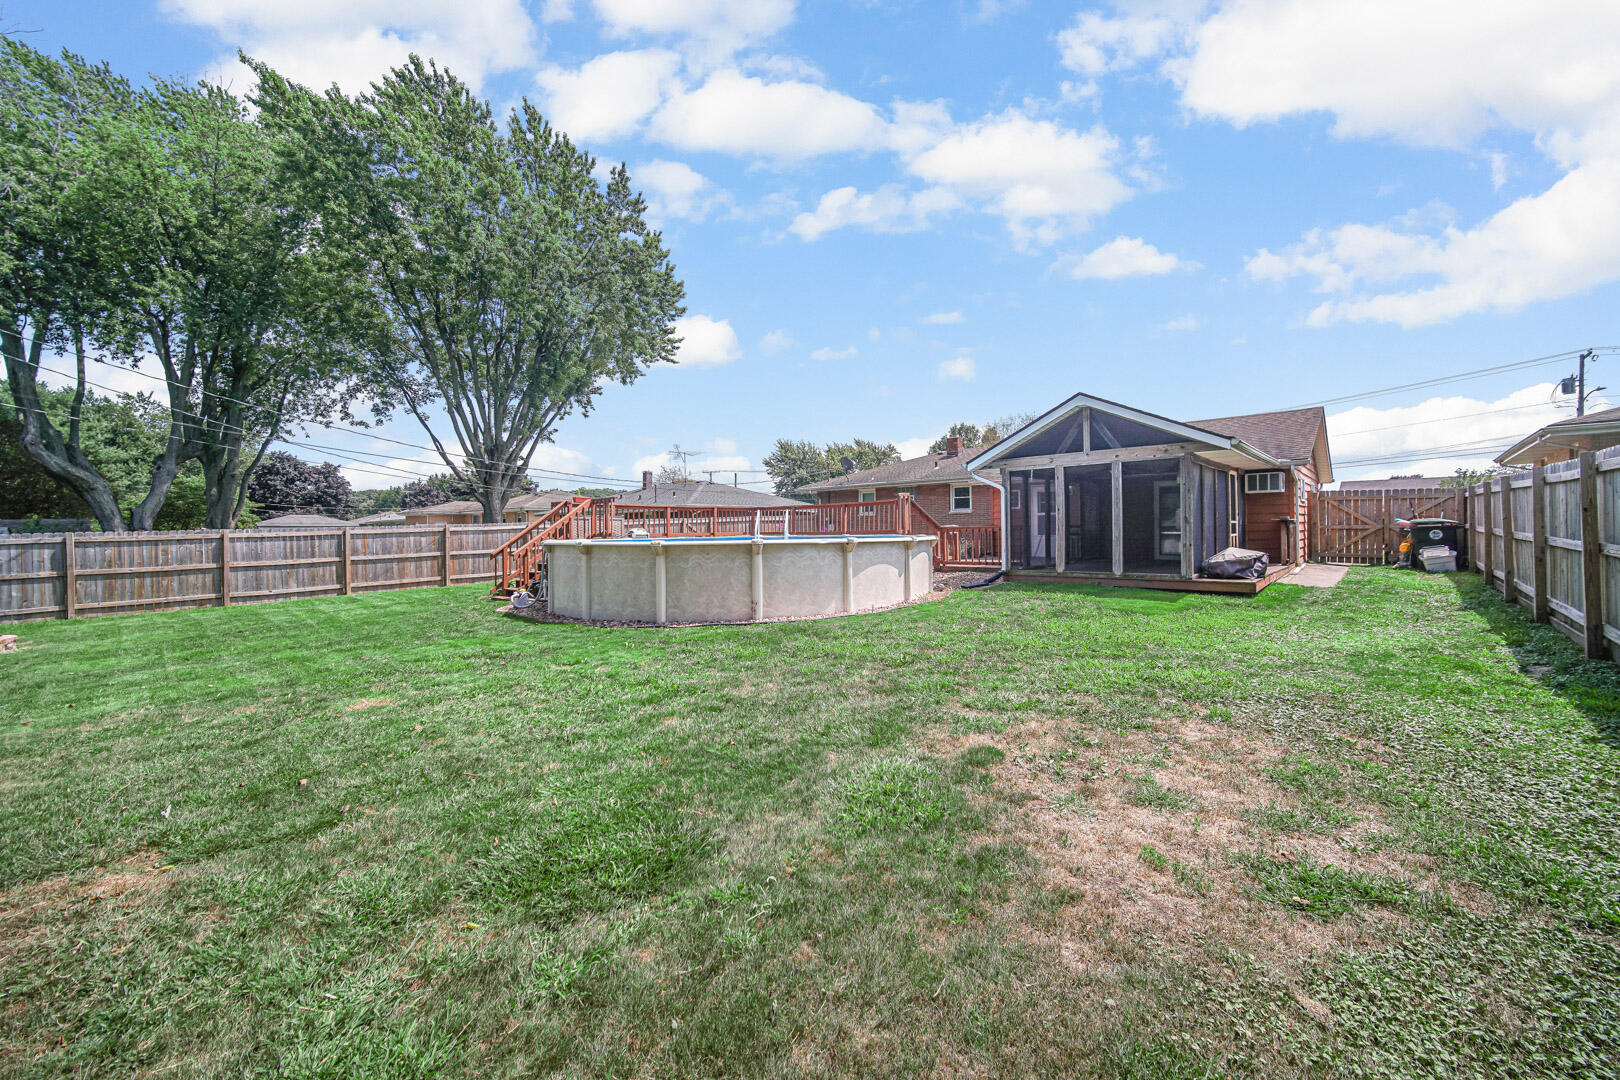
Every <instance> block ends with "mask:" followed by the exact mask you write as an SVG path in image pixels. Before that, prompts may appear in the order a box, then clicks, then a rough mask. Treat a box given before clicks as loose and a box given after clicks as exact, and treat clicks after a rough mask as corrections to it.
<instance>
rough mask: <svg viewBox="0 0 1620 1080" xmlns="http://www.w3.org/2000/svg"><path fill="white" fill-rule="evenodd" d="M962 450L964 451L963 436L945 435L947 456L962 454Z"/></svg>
mask: <svg viewBox="0 0 1620 1080" xmlns="http://www.w3.org/2000/svg"><path fill="white" fill-rule="evenodd" d="M961 452H962V436H960V435H947V436H945V456H946V457H955V456H956V455H957V454H960V453H961Z"/></svg>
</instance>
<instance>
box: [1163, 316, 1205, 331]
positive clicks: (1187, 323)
mask: <svg viewBox="0 0 1620 1080" xmlns="http://www.w3.org/2000/svg"><path fill="white" fill-rule="evenodd" d="M1202 325H1203V323H1201V322H1200V321H1199V319H1198V316H1196V315H1194V314H1192V313H1190V312H1189V313H1188V314H1186V315H1177V316H1176V317H1175V318H1173V319H1171V320H1170V321H1169V322H1163V323H1160V324H1159V325H1158V328H1157V329H1158V330H1159V332H1160V333H1163V334H1180V333H1184V332H1186V331H1188V330H1196V329H1198V328H1199V327H1200V326H1202Z"/></svg>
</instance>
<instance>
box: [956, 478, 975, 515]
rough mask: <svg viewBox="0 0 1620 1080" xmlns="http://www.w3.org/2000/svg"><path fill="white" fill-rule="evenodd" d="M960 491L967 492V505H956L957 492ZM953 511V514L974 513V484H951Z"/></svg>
mask: <svg viewBox="0 0 1620 1080" xmlns="http://www.w3.org/2000/svg"><path fill="white" fill-rule="evenodd" d="M958 491H965V492H967V505H966V506H962V507H958V506H957V505H956V493H957V492H958ZM951 513H953V514H971V513H973V485H972V484H952V485H951Z"/></svg>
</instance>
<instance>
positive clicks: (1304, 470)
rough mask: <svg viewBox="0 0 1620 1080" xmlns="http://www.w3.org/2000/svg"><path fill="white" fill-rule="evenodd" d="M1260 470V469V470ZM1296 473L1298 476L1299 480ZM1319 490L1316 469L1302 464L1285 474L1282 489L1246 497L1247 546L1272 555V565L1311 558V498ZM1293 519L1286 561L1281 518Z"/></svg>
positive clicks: (1286, 471)
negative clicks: (1292, 542)
mask: <svg viewBox="0 0 1620 1080" xmlns="http://www.w3.org/2000/svg"><path fill="white" fill-rule="evenodd" d="M1257 471H1258V470H1257ZM1296 474H1297V477H1296ZM1315 491H1316V469H1315V468H1314V467H1313V466H1312V465H1310V464H1305V465H1299V466H1296V467H1295V468H1293V469H1287V470H1285V471H1284V472H1283V489H1282V490H1281V491H1268V492H1263V493H1259V494H1254V495H1245V496H1244V497H1243V510H1244V513H1245V515H1246V518H1245V534H1244V542H1245V544H1246V545H1247V546H1248V547H1250V548H1252V549H1254V550H1255V551H1263V552H1265V553H1266V554H1267V555H1269V556H1271V561H1272V563H1273V564H1274V565H1275V564H1281V563H1283V562H1284V561H1287V562H1305V561H1306V560H1308V559H1309V558H1310V555H1311V495H1312V493H1314V492H1315ZM1289 517H1291V518H1293V519H1294V520H1295V521H1296V522H1297V524H1296V526H1295V527H1294V544H1293V550H1292V551H1291V552H1290V553H1289V558H1288V559H1286V560H1285V559H1284V558H1283V532H1282V525H1281V523H1279V522H1278V520H1277V519H1278V518H1289Z"/></svg>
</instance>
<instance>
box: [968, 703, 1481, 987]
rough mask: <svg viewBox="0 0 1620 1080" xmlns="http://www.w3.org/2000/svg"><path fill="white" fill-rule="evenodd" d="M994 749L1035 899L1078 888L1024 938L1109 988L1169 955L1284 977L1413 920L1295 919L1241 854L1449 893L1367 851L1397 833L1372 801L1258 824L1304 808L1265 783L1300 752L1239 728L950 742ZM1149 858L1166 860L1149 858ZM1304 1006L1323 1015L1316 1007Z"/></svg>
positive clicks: (1186, 722)
mask: <svg viewBox="0 0 1620 1080" xmlns="http://www.w3.org/2000/svg"><path fill="white" fill-rule="evenodd" d="M1077 736H1081V737H1083V739H1082V738H1077ZM982 744H989V745H992V746H995V747H996V748H998V749H1000V750H1001V751H1002V752H1003V753H1004V754H1006V759H1005V760H1004V761H1002V762H1000V763H999V764H995V765H991V766H988V769H987V771H988V773H989V775H990V778H991V786H990V789H989V792H988V794H987V795H985V796H984V799H985V800H986V802H987V803H1000V804H1001V809H1000V810H999V811H998V812H997V813H996V814H995V815H994V816H993V820H994V821H995V822H996V824H995V825H994V826H993V827H992V828H993V829H994V830H995V831H996V832H998V833H1001V834H1003V835H1008V834H1010V835H1011V836H1012V838H1014V839H1017V840H1019V841H1020V842H1022V843H1023V844H1025V845H1026V847H1027V848H1028V850H1029V851H1030V853H1031V855H1032V856H1033V858H1034V865H1035V871H1034V874H1035V882H1034V883H1035V885H1036V887H1037V888H1038V889H1042V890H1049V891H1061V892H1062V893H1065V894H1067V898H1066V901H1065V902H1064V903H1063V904H1062V906H1061V907H1060V908H1058V909H1057V910H1056V911H1049V910H1048V911H1045V912H1044V913H1038V914H1036V915H1035V916H1034V917H1030V912H1029V911H1028V910H1026V911H1024V912H1022V917H1021V920H1020V921H1021V923H1022V925H1021V926H1019V927H1017V928H1016V930H1017V932H1018V933H1020V934H1021V935H1022V936H1024V937H1025V938H1026V940H1029V941H1030V942H1031V943H1032V944H1036V945H1038V946H1040V947H1042V948H1043V951H1048V952H1049V954H1050V955H1052V956H1054V957H1056V958H1058V959H1059V960H1060V961H1061V962H1062V964H1063V965H1064V966H1066V967H1068V968H1069V969H1071V970H1073V971H1076V972H1079V973H1085V974H1090V975H1094V976H1100V977H1103V978H1105V979H1106V978H1110V977H1112V976H1114V975H1115V974H1117V973H1118V972H1120V971H1121V970H1123V969H1124V967H1125V966H1126V965H1129V964H1132V963H1135V962H1139V961H1140V960H1142V959H1143V958H1144V956H1145V955H1146V954H1147V953H1149V952H1153V953H1162V952H1163V951H1164V950H1168V951H1169V953H1170V954H1171V955H1172V956H1174V957H1175V958H1176V959H1177V960H1179V961H1182V962H1186V963H1189V964H1192V965H1194V966H1196V967H1199V968H1202V969H1204V970H1205V971H1206V972H1207V973H1208V974H1210V975H1213V976H1215V977H1220V976H1221V974H1222V970H1223V968H1224V964H1225V961H1224V959H1223V957H1224V955H1225V953H1226V952H1227V950H1236V951H1238V952H1240V953H1245V954H1248V955H1250V956H1252V957H1254V958H1255V959H1256V960H1258V961H1260V962H1262V963H1264V964H1266V965H1267V966H1268V967H1271V968H1273V969H1274V970H1277V971H1278V972H1279V973H1280V974H1283V975H1284V976H1285V978H1286V977H1287V975H1288V973H1289V972H1291V971H1294V970H1297V969H1298V968H1299V967H1300V966H1301V964H1302V963H1304V962H1306V961H1309V960H1313V959H1320V958H1322V957H1323V956H1325V955H1327V954H1329V953H1331V952H1332V951H1334V950H1336V949H1343V948H1356V949H1366V948H1371V947H1376V946H1377V945H1378V944H1380V943H1382V942H1386V941H1388V940H1390V939H1391V938H1392V937H1394V936H1395V935H1397V934H1399V933H1400V932H1401V930H1402V927H1403V925H1404V923H1405V922H1406V919H1407V917H1406V916H1403V915H1401V914H1399V913H1396V912H1393V911H1389V910H1386V909H1382V908H1364V909H1358V910H1356V911H1354V912H1352V913H1350V914H1349V915H1346V916H1344V917H1342V918H1339V919H1335V920H1331V921H1318V920H1316V919H1313V918H1310V917H1308V916H1307V915H1305V914H1302V913H1297V912H1292V911H1288V910H1285V909H1282V908H1280V907H1278V906H1276V905H1274V904H1271V903H1268V902H1266V901H1264V900H1261V899H1259V898H1258V897H1256V896H1254V895H1251V890H1252V888H1253V881H1252V879H1251V878H1250V877H1249V875H1248V874H1247V872H1246V871H1245V870H1243V868H1242V867H1241V866H1238V865H1234V863H1233V861H1232V859H1231V856H1232V855H1233V854H1234V853H1248V852H1254V851H1257V850H1259V851H1265V852H1269V853H1271V854H1272V856H1273V857H1275V858H1278V859H1296V858H1299V857H1301V856H1303V855H1309V856H1310V857H1311V858H1313V859H1315V860H1316V861H1317V862H1319V863H1324V864H1333V865H1336V866H1339V867H1341V868H1343V869H1346V870H1354V871H1365V872H1373V873H1379V874H1384V875H1387V876H1390V877H1395V878H1399V879H1402V880H1405V881H1408V882H1409V883H1411V884H1413V885H1414V886H1416V887H1419V888H1424V887H1430V888H1433V887H1436V886H1440V883H1439V882H1438V880H1437V879H1436V878H1435V877H1434V875H1433V873H1432V867H1431V866H1430V865H1429V860H1427V859H1424V858H1420V857H1418V856H1415V855H1411V854H1407V853H1402V852H1398V851H1393V850H1390V849H1389V848H1388V846H1387V845H1386V844H1379V845H1376V846H1369V845H1367V844H1366V843H1365V842H1364V841H1365V840H1367V839H1368V838H1370V837H1372V836H1373V835H1375V834H1380V833H1384V832H1385V831H1386V830H1385V829H1384V828H1383V826H1382V825H1381V824H1380V823H1379V821H1378V819H1377V814H1376V812H1375V811H1374V810H1373V808H1371V807H1368V806H1356V807H1353V810H1354V812H1355V815H1356V816H1355V818H1354V819H1353V820H1352V822H1351V823H1349V824H1348V825H1346V826H1345V827H1344V828H1342V829H1339V830H1335V831H1333V832H1331V833H1328V834H1326V835H1303V836H1292V835H1291V836H1286V837H1282V836H1277V835H1275V834H1272V833H1271V832H1270V831H1269V830H1267V829H1265V828H1263V827H1260V826H1257V825H1255V824H1253V823H1252V822H1250V821H1249V820H1247V819H1246V818H1245V816H1244V814H1245V811H1247V810H1250V809H1252V808H1256V807H1260V806H1262V805H1264V804H1266V803H1268V802H1273V803H1276V804H1278V805H1279V806H1283V807H1294V806H1296V805H1297V804H1298V799H1297V798H1296V797H1295V796H1294V794H1293V793H1292V792H1290V791H1287V790H1285V789H1283V788H1282V787H1279V786H1278V785H1277V784H1275V783H1273V782H1272V781H1271V779H1270V778H1269V777H1268V775H1267V769H1268V768H1269V767H1270V766H1272V765H1274V764H1275V763H1277V762H1278V760H1279V759H1282V758H1284V757H1286V756H1287V755H1288V753H1289V748H1288V747H1284V746H1280V745H1277V744H1275V743H1272V742H1268V741H1266V740H1264V739H1260V738H1256V737H1254V736H1252V735H1248V734H1245V733H1242V732H1240V731H1238V730H1236V729H1234V728H1231V727H1229V726H1225V725H1222V724H1218V723H1211V722H1208V721H1205V720H1202V719H1191V718H1189V719H1180V720H1159V721H1155V722H1154V723H1153V724H1151V725H1150V726H1149V727H1146V728H1143V729H1141V730H1133V731H1127V732H1124V733H1110V732H1105V731H1102V730H1100V729H1098V728H1095V727H1092V726H1090V725H1084V726H1082V725H1081V724H1079V723H1078V722H1076V721H1071V720H1066V719H1064V718H1050V717H1048V718H1038V719H1033V720H1031V721H1029V722H1027V723H1023V724H1020V725H1018V726H1016V727H1014V728H1011V729H1009V730H1008V731H1006V732H1004V733H1002V734H999V735H972V736H966V737H961V738H953V739H950V740H948V741H947V744H946V746H947V747H948V748H954V749H965V748H967V747H969V746H972V745H982ZM1143 776H1151V777H1152V779H1153V781H1155V782H1156V783H1157V785H1158V786H1159V787H1160V788H1163V789H1169V790H1171V791H1173V792H1176V793H1180V794H1182V795H1186V796H1190V797H1191V798H1192V799H1193V800H1195V802H1194V803H1193V804H1192V805H1189V806H1187V807H1185V808H1183V809H1179V810H1166V809H1163V808H1160V807H1157V806H1152V805H1149V806H1144V805H1138V802H1136V801H1133V799H1132V795H1133V792H1136V791H1138V790H1140V783H1141V781H1140V780H1139V779H1138V778H1140V777H1143ZM1147 848H1150V849H1151V852H1152V853H1156V856H1155V855H1153V854H1150V855H1149V858H1148V859H1144V857H1143V852H1144V849H1147ZM1440 887H1444V886H1440ZM1448 891H1449V892H1452V894H1453V896H1454V898H1457V899H1459V900H1461V901H1463V902H1473V901H1475V900H1476V899H1477V898H1475V897H1457V896H1456V894H1455V891H1454V889H1448ZM1023 907H1024V908H1026V909H1028V908H1030V907H1031V905H1029V904H1025V905H1023ZM1034 907H1035V908H1037V909H1039V908H1040V907H1041V905H1039V904H1036V905H1034ZM1300 1004H1301V1008H1303V1009H1304V1010H1305V1011H1307V1012H1309V1013H1311V1014H1313V1015H1316V1014H1317V1013H1318V1012H1319V1007H1313V1006H1315V1003H1314V1002H1308V1001H1301V1002H1300Z"/></svg>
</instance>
